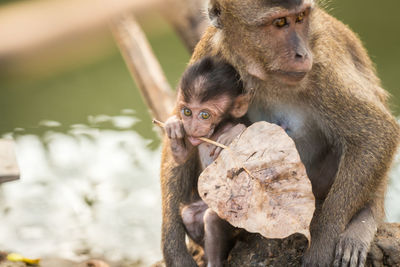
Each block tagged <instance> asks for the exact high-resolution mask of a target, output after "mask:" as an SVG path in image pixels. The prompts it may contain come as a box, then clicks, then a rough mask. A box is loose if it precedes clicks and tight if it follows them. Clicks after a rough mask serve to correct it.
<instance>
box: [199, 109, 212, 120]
mask: <svg viewBox="0 0 400 267" xmlns="http://www.w3.org/2000/svg"><path fill="white" fill-rule="evenodd" d="M200 116H201V118H202V119H203V120H207V119H208V118H210V113H208V112H206V111H202V112H200Z"/></svg>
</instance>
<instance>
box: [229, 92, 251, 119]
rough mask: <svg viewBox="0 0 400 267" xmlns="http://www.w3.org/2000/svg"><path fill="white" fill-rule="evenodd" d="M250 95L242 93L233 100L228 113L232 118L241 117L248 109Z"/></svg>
mask: <svg viewBox="0 0 400 267" xmlns="http://www.w3.org/2000/svg"><path fill="white" fill-rule="evenodd" d="M249 103H250V95H249V94H243V95H239V96H237V97H236V98H235V100H234V101H233V106H232V108H231V111H230V114H231V116H232V117H234V118H241V117H243V116H244V115H246V113H247V110H248V109H249Z"/></svg>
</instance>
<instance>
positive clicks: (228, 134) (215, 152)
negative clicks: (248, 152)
mask: <svg viewBox="0 0 400 267" xmlns="http://www.w3.org/2000/svg"><path fill="white" fill-rule="evenodd" d="M245 129H246V126H245V125H244V124H240V123H239V124H237V125H235V126H233V127H229V128H228V129H224V130H223V132H222V134H221V135H220V136H219V137H218V138H217V140H216V142H218V143H220V144H223V145H226V146H228V145H230V143H232V141H233V139H235V138H236V137H237V136H238V135H239V134H241V133H242V132H243V131H244V130H245ZM221 151H222V148H221V147H217V146H216V147H214V148H213V149H212V150H211V152H210V156H211V157H213V159H214V160H215V159H216V158H217V157H218V156H219V153H221Z"/></svg>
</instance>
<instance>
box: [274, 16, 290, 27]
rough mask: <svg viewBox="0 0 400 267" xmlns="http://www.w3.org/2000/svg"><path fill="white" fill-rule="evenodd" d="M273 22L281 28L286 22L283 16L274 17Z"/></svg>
mask: <svg viewBox="0 0 400 267" xmlns="http://www.w3.org/2000/svg"><path fill="white" fill-rule="evenodd" d="M273 24H274V25H275V26H276V27H278V28H282V27H284V26H286V25H287V24H288V23H287V20H286V18H284V17H283V18H278V19H275V20H274V22H273Z"/></svg>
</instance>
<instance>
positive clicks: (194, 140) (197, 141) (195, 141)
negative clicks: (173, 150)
mask: <svg viewBox="0 0 400 267" xmlns="http://www.w3.org/2000/svg"><path fill="white" fill-rule="evenodd" d="M187 139H188V140H189V142H190V143H191V144H192V146H198V145H200V144H201V143H203V141H202V140H200V139H198V138H196V137H193V136H188V138H187Z"/></svg>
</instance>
